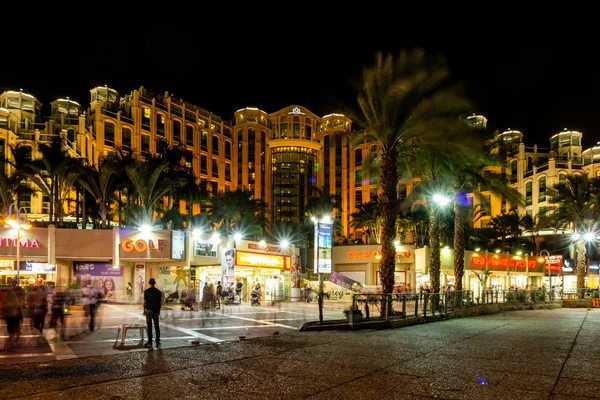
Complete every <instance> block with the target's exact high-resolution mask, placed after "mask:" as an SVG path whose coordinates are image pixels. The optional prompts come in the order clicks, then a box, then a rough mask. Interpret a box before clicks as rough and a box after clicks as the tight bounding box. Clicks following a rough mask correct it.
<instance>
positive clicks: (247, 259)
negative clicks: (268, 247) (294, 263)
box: [235, 251, 290, 269]
mask: <svg viewBox="0 0 600 400" xmlns="http://www.w3.org/2000/svg"><path fill="white" fill-rule="evenodd" d="M235 258H236V261H235V264H236V265H247V266H252V267H270V268H278V269H289V265H290V263H289V261H288V260H287V259H288V258H289V257H284V256H274V255H268V254H257V253H246V252H243V251H236V252H235Z"/></svg>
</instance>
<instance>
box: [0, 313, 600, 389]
mask: <svg viewBox="0 0 600 400" xmlns="http://www.w3.org/2000/svg"><path fill="white" fill-rule="evenodd" d="M599 341H600V311H599V310H596V309H554V310H527V311H510V312H499V313H497V314H493V315H484V316H478V317H469V318H456V319H449V320H445V321H439V322H434V323H426V324H419V325H414V326H410V327H405V328H402V329H389V330H380V331H365V330H361V331H350V330H345V331H322V332H300V331H298V330H295V329H285V330H283V329H280V330H279V334H273V335H265V336H259V337H255V338H253V339H245V340H240V339H238V340H230V341H219V342H210V341H208V342H204V344H201V345H200V346H191V345H189V344H188V345H185V346H183V347H172V348H163V349H155V350H143V351H124V352H119V353H115V354H107V355H105V356H102V357H85V358H71V359H64V360H57V361H53V362H46V363H26V364H14V365H4V366H0V398H2V399H12V398H25V399H52V400H55V399H241V398H245V399H349V398H350V399H363V398H364V399H432V398H437V399H519V400H523V399H592V398H600V375H598V372H597V369H598V367H599V366H600V346H599V345H598V342H599Z"/></svg>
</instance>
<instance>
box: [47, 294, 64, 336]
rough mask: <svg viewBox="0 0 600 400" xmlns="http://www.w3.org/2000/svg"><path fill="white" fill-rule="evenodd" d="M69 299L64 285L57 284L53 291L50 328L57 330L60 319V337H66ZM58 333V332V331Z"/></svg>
mask: <svg viewBox="0 0 600 400" xmlns="http://www.w3.org/2000/svg"><path fill="white" fill-rule="evenodd" d="M66 299H67V293H66V291H65V288H64V286H56V287H55V288H54V292H53V293H52V307H51V318H50V328H54V329H55V330H56V327H57V322H58V321H59V320H60V337H61V338H62V339H63V340H64V339H65V332H66V326H65V301H66ZM57 333H58V332H57Z"/></svg>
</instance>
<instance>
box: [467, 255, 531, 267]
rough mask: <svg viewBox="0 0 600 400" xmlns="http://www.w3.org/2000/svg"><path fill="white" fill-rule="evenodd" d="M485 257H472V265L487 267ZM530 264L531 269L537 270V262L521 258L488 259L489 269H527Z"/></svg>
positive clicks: (492, 257) (491, 257)
mask: <svg viewBox="0 0 600 400" xmlns="http://www.w3.org/2000/svg"><path fill="white" fill-rule="evenodd" d="M485 262H486V258H485V256H473V257H471V265H472V266H474V267H485ZM528 264H529V268H535V260H522V259H519V258H510V259H509V258H507V257H494V256H490V257H488V258H487V265H488V267H514V268H525V267H527V265H528Z"/></svg>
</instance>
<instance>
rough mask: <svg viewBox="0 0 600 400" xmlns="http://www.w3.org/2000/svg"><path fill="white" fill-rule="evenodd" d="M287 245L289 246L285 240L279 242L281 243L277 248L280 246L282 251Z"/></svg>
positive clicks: (288, 242)
mask: <svg viewBox="0 0 600 400" xmlns="http://www.w3.org/2000/svg"><path fill="white" fill-rule="evenodd" d="M289 245H290V241H289V240H287V239H283V240H282V241H281V243H279V246H281V248H282V249H284V250H285V249H287V248H288V246H289Z"/></svg>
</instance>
